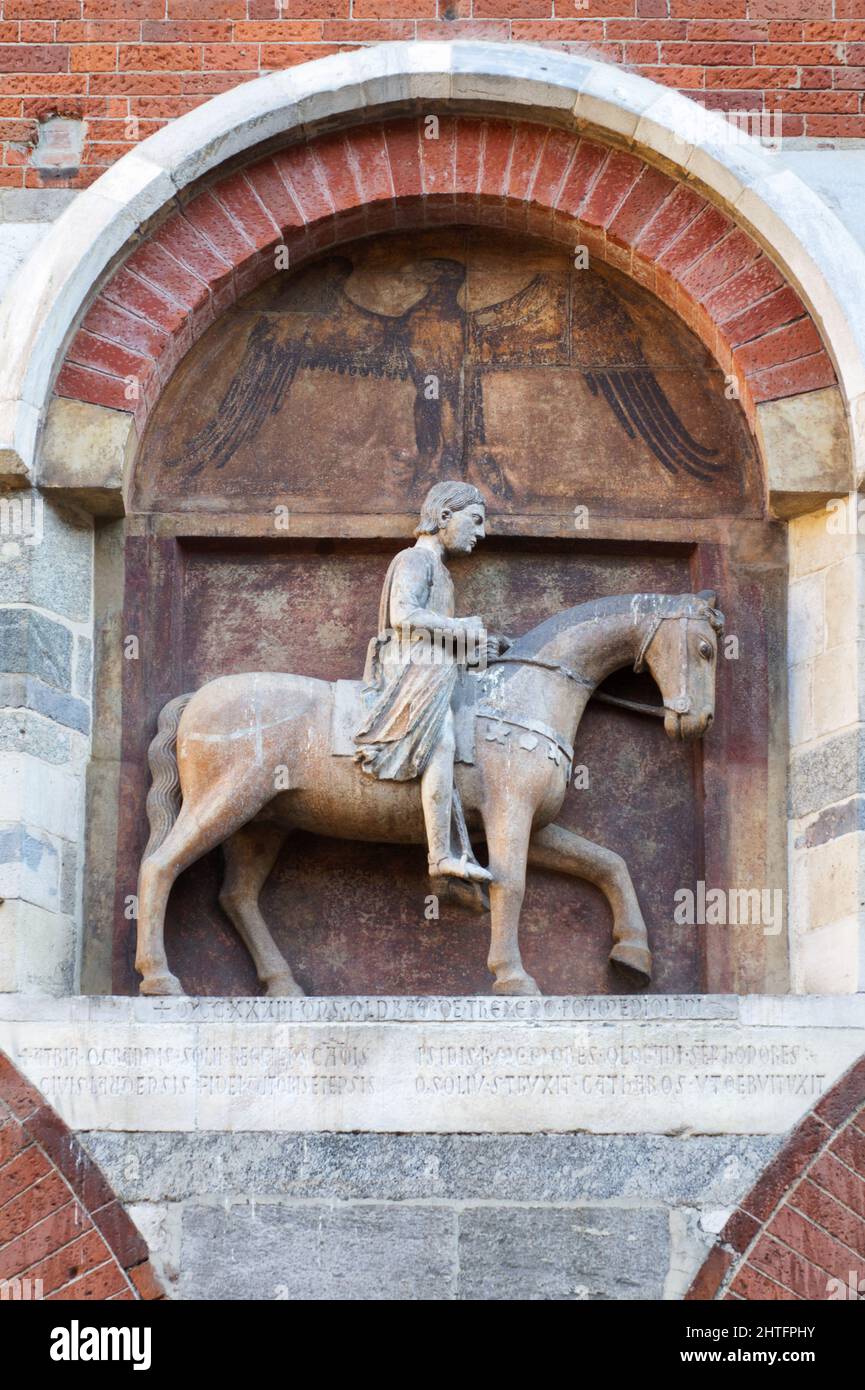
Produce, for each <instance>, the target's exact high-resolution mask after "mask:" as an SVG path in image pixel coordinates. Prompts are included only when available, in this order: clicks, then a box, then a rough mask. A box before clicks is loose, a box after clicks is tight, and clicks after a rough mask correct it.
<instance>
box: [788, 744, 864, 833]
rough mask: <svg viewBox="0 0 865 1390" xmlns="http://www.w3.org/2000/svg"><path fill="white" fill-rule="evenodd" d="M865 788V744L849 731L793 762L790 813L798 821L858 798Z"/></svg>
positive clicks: (811, 749)
mask: <svg viewBox="0 0 865 1390" xmlns="http://www.w3.org/2000/svg"><path fill="white" fill-rule="evenodd" d="M863 785H865V740H863V737H862V732H861V730H859V729H847V730H845V731H844V732H843V733H840V734H836V735H835V736H834V737H831V738H827V739H826V740H825V741H824V742H823V743H820V744H818V745H817V746H816V747H814V748H807V749H804V750H802V751H801V752H794V753H793V755H792V756H791V759H790V780H789V793H788V794H789V813H790V815H791V816H792V817H793V819H794V820H798V819H799V818H800V817H801V816H807V815H810V814H811V813H812V812H813V811H821V810H822V809H823V808H824V806H832V805H834V803H835V802H836V801H845V800H846V799H847V797H850V796H855V794H856V792H857V791H858V790H859V788H860V787H861V786H863Z"/></svg>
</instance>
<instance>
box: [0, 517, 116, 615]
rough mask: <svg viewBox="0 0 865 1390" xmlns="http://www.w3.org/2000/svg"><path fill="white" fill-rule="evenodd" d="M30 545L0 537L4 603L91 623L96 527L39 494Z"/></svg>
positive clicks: (27, 540)
mask: <svg viewBox="0 0 865 1390" xmlns="http://www.w3.org/2000/svg"><path fill="white" fill-rule="evenodd" d="M13 500H14V499H13ZM30 539H31V538H28V539H22V540H19V539H17V538H15V537H14V536H13V537H12V538H11V539H10V538H9V537H8V536H5V535H4V536H0V543H2V548H0V555H2V558H0V583H2V595H3V600H4V602H6V603H30V604H33V605H34V606H35V607H38V608H44V609H46V610H47V611H48V612H49V613H57V614H59V615H60V616H61V617H63V618H69V619H71V620H72V621H73V622H87V621H89V619H90V606H91V588H92V557H93V525H92V522H90V521H89V519H87V518H84V519H82V518H81V517H80V516H77V515H73V514H72V513H71V512H70V511H67V510H66V509H63V508H61V507H58V506H56V505H52V504H51V503H50V502H46V501H43V499H42V498H41V497H38V496H36V495H35V494H34V502H33V507H32V541H33V543H32V544H31V543H29V541H30Z"/></svg>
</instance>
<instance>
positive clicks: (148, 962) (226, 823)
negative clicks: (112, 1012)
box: [135, 782, 265, 994]
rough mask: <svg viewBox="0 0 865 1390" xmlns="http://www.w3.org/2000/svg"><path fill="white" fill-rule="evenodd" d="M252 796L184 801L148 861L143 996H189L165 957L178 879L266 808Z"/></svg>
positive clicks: (142, 909)
mask: <svg viewBox="0 0 865 1390" xmlns="http://www.w3.org/2000/svg"><path fill="white" fill-rule="evenodd" d="M255 790H257V789H255ZM252 791H253V786H252V784H251V782H247V783H246V784H244V783H240V784H239V785H235V786H234V787H233V788H226V789H222V788H217V789H216V790H215V791H213V792H212V793H211V794H210V795H209V796H208V797H206V798H204V799H202V800H200V801H195V802H192V801H184V803H183V805H182V806H181V808H180V814H179V816H178V817H177V820H176V821H175V822H174V824H173V825H172V827H171V829H170V830H169V832H168V834H167V835H166V837H165V839H164V840H163V841H162V844H161V845H159V846H158V848H157V849H155V850H154V851H153V853H152V854H149V855H148V856H147V858H146V859H143V860H142V862H141V870H140V872H139V876H138V947H137V951H136V955H135V969H136V970H137V971H138V972H139V974H140V975H141V976H142V981H141V985H140V990H141V993H142V994H182V993H183V989H182V986H181V984H180V981H179V980H178V978H177V976H176V975H173V974H172V973H171V971H170V970H169V968H168V958H167V956H166V954H165V909H166V906H167V904H168V895H169V894H170V892H171V889H172V886H173V884H174V880H175V879H176V878H177V876H178V874H181V873H182V872H183V870H184V869H187V868H188V867H189V865H190V864H194V863H195V861H196V859H200V858H201V857H202V855H204V854H207V852H208V850H211V849H215V848H216V846H217V845H218V844H221V843H222V841H223V840H224V839H225V838H226V837H227V836H228V835H231V834H232V833H233V832H234V831H235V830H237V829H238V828H239V827H240V826H241V825H242V824H243V823H244V821H247V820H248V819H249V817H250V815H251V814H252V815H255V813H256V812H257V811H258V810H259V808H260V806H261V804H262V803H261V801H258V800H257V799H255V798H254V797H252V798H251V797H250V795H249V793H250V792H252ZM264 799H265V798H264V797H262V800H264ZM250 808H251V809H250Z"/></svg>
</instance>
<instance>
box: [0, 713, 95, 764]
mask: <svg viewBox="0 0 865 1390" xmlns="http://www.w3.org/2000/svg"><path fill="white" fill-rule="evenodd" d="M76 738H78V739H80V742H77V741H76ZM86 752H87V749H86V745H85V743H84V740H83V739H81V736H80V735H78V736H76V735H74V734H73V733H72V732H71V731H70V730H69V729H64V728H61V726H60V725H59V724H53V723H52V722H51V721H50V720H49V719H43V718H42V717H41V716H40V715H38V714H33V713H31V711H30V710H28V709H16V710H14V711H13V710H0V753H26V754H28V755H29V756H31V757H34V758H41V759H43V760H44V761H45V762H47V763H54V764H65V763H71V762H73V761H75V762H79V763H80V762H82V761H83V759H84V757H85V756H86Z"/></svg>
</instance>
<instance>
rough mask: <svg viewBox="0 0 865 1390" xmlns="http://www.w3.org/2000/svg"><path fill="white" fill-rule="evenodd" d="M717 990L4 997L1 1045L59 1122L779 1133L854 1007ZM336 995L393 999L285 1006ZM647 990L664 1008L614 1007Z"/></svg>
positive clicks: (825, 1072)
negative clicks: (796, 1018) (54, 1005)
mask: <svg viewBox="0 0 865 1390" xmlns="http://www.w3.org/2000/svg"><path fill="white" fill-rule="evenodd" d="M847 838H848V839H849V838H851V837H847ZM836 843H838V842H836ZM830 847H831V846H830ZM810 853H812V854H817V853H819V851H810ZM716 1002H720V1003H722V1004H723V1003H726V1002H727V1001H725V1000H721V1001H715V1000H712V999H709V1000H705V1001H704V1000H703V999H702V998H701V997H700V996H695V997H694V998H693V999H690V998H689V997H688V996H671V997H669V998H665V997H663V996H652V997H645V998H641V999H629V998H621V999H620V998H616V997H614V996H605V997H604V999H603V1000H602V1001H597V1000H592V999H590V1000H580V999H576V998H571V997H568V998H556V997H547V998H543V999H524V1000H519V999H514V1000H501V999H494V998H484V997H480V998H477V999H475V998H468V999H453V998H447V999H445V998H441V999H436V998H432V997H431V998H429V999H423V1000H417V1001H413V1000H406V999H404V998H400V999H396V1000H395V999H389V998H386V997H381V998H379V997H377V996H375V997H370V998H368V999H367V998H360V997H354V996H351V997H348V998H346V999H339V1000H333V999H325V998H322V999H317V998H306V999H278V1000H274V999H258V998H254V999H245V1000H238V999H226V1000H222V999H212V998H206V999H205V998H202V999H194V1000H186V999H183V998H181V997H178V998H176V999H174V998H172V999H158V1000H153V999H146V998H130V999H126V998H121V997H116V998H115V997H109V998H104V997H103V998H100V997H90V998H86V999H82V1000H70V1001H68V1005H67V1008H66V1010H65V1017H64V1012H63V1011H59V1012H56V1013H55V1014H54V1015H53V1016H52V1017H50V1018H45V1017H44V1016H43V1015H42V1014H41V1013H40V1008H41V1006H40V1004H39V1001H35V1002H34V1005H33V1009H34V1010H35V1012H34V1013H33V1014H32V1015H31V1014H30V1013H29V1008H30V1006H29V1005H28V1003H27V1001H26V1000H16V1001H15V1003H14V1009H13V1010H12V1012H11V1013H10V1012H9V1011H4V1009H3V1008H2V1007H0V1047H5V1048H6V1049H7V1050H8V1051H9V1052H10V1055H12V1056H13V1058H15V1060H16V1062H17V1064H18V1065H19V1066H20V1068H21V1070H22V1071H23V1072H24V1074H25V1075H26V1076H27V1077H28V1079H30V1080H32V1082H33V1084H34V1085H36V1086H38V1087H39V1088H40V1090H42V1091H43V1093H44V1094H45V1097H46V1099H47V1100H48V1101H49V1102H50V1103H51V1104H53V1105H55V1106H56V1107H57V1109H58V1111H59V1112H60V1114H61V1115H62V1116H63V1118H64V1119H65V1120H66V1121H67V1123H68V1124H70V1125H71V1126H72V1127H74V1128H76V1129H97V1128H98V1129H116V1130H130V1129H141V1130H152V1131H160V1130H175V1129H176V1130H189V1129H199V1130H204V1131H207V1130H210V1131H217V1130H223V1131H229V1132H247V1133H262V1132H264V1133H269V1134H273V1133H278V1132H284V1133H301V1132H311V1133H319V1132H321V1131H322V1130H326V1131H332V1132H334V1133H337V1132H341V1133H352V1132H354V1131H372V1132H378V1133H409V1134H411V1133H438V1134H449V1133H463V1132H466V1131H470V1132H471V1133H475V1134H477V1133H486V1134H495V1133H501V1134H525V1133H539V1132H540V1133H563V1134H569V1133H574V1132H589V1133H598V1134H617V1133H621V1132H622V1131H623V1130H626V1131H627V1132H628V1133H632V1134H637V1133H647V1134H668V1135H680V1134H689V1135H690V1134H771V1133H776V1134H778V1133H782V1132H784V1131H786V1130H787V1129H789V1128H790V1126H791V1125H792V1124H793V1123H795V1121H796V1120H797V1119H799V1118H800V1116H801V1115H803V1114H804V1113H805V1111H806V1110H807V1109H808V1107H809V1105H813V1104H814V1103H815V1101H816V1100H818V1099H819V1098H820V1096H821V1095H823V1094H824V1093H825V1091H826V1090H827V1089H828V1088H829V1086H831V1084H832V1083H833V1081H834V1080H835V1079H836V1078H837V1077H838V1076H839V1075H840V1074H841V1073H842V1072H843V1071H844V1070H845V1069H846V1067H847V1066H849V1065H850V1063H851V1062H852V1061H853V1060H855V1059H856V1058H857V1057H858V1056H859V1055H860V1053H861V1050H862V1036H863V1026H865V1014H863V1015H862V1020H861V1021H860V1024H859V1026H858V1027H855V1026H849V1024H848V1026H845V1027H840V1028H839V1027H831V1026H828V1025H827V1026H822V1027H821V1026H820V1025H819V1024H818V1023H811V1024H809V1025H808V1026H806V1027H801V1028H799V1027H796V1028H791V1029H790V1030H789V1031H788V1032H786V1033H784V1032H779V1030H778V1028H777V1027H776V1028H767V1027H763V1026H760V1025H754V1026H745V1025H743V1024H741V1023H739V1022H738V1021H737V1020H735V1019H723V1018H720V1017H717V1016H716V1017H713V1018H708V1019H707V1018H705V1017H703V1016H702V1014H701V1012H700V1011H701V1009H705V1008H707V1007H708V1008H710V1010H711V1008H712V1007H713V1006H715V1005H716ZM730 1002H732V1003H733V1004H734V1005H735V1002H736V1001H735V1000H733V1001H730ZM599 1003H602V1005H603V1008H604V1010H605V1011H606V1016H605V1017H604V1019H603V1021H601V1020H600V1019H599V1018H597V1017H590V1016H589V1017H587V1016H586V1015H590V1014H591V1012H592V1010H594V1009H596V1008H597V1007H598V1006H599ZM335 1004H337V1005H340V1006H342V1007H347V1006H349V1005H351V1006H353V1008H356V1009H357V1011H358V1012H359V1013H360V1014H363V1013H364V1011H365V1010H367V1009H369V1010H371V1011H372V1012H373V1014H375V1013H376V1012H377V1011H381V1012H382V1013H384V1014H386V1013H387V1010H388V1009H392V1010H398V1011H400V1013H401V1014H402V1015H403V1016H402V1017H397V1016H396V1015H394V1016H393V1017H392V1018H391V1020H390V1021H389V1022H361V1021H357V1022H349V1023H333V1022H330V1021H328V1022H306V1021H304V1016H305V1014H314V1013H315V1012H316V1010H324V1011H325V1013H326V1012H327V1010H328V1009H331V1008H332V1007H333V1006H334V1005H335ZM861 1004H862V1008H863V1009H865V999H863V1000H862V1001H861ZM649 1006H651V1007H652V1008H653V1009H657V1008H658V1007H659V1006H663V1007H665V1008H666V1009H668V1010H671V1011H675V1013H676V1017H675V1018H651V1017H650V1018H645V1017H644V1018H642V1019H635V1018H633V1017H630V1015H631V1014H632V1013H633V1011H634V1010H635V1009H636V1008H638V1009H639V1010H641V1011H645V1010H647V1009H648V1008H649ZM445 1008H446V1011H447V1014H448V1017H443V1016H442V1014H443V1013H444V1012H445ZM532 1009H534V1010H535V1011H536V1012H535V1018H534V1021H533V1022H532V1021H531V1019H529V1018H527V1014H528V1013H531V1010H532ZM437 1010H438V1011H439V1012H438V1015H437ZM547 1011H550V1012H551V1013H556V1012H558V1013H560V1014H562V1013H568V1014H570V1015H572V1018H571V1021H570V1022H561V1021H558V1022H557V1021H554V1020H552V1019H550V1018H548V1017H545V1015H546V1013H547ZM612 1011H618V1016H617V1017H614V1016H612ZM454 1012H457V1013H458V1014H459V1015H460V1017H461V1019H462V1021H458V1022H455V1021H453V1017H452V1015H453V1013H454ZM825 1012H826V1015H827V1017H831V1008H827V1009H826V1010H825ZM469 1013H471V1014H473V1015H474V1017H471V1018H467V1017H466V1015H467V1014H469ZM575 1013H576V1014H582V1015H583V1017H582V1018H581V1019H580V1018H573V1015H574V1014H575ZM412 1015H414V1016H412ZM625 1015H628V1016H629V1017H628V1018H627V1021H626V1018H625ZM220 1016H221V1018H222V1020H223V1021H214V1018H216V1019H219V1018H220ZM229 1018H230V1020H231V1021H227V1020H228V1019H229ZM277 1019H279V1020H280V1021H275V1020H277ZM28 1020H29V1021H28ZM268 1020H270V1021H268ZM422 1020H423V1021H422ZM46 1049H48V1053H49V1054H50V1053H51V1052H52V1050H54V1051H55V1052H56V1050H57V1049H60V1050H61V1053H62V1057H63V1062H62V1065H53V1066H52V1067H51V1068H50V1069H48V1070H47V1069H46V1067H45V1058H46V1055H48V1054H46V1052H45V1050H46ZM58 1055H59V1054H58Z"/></svg>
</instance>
